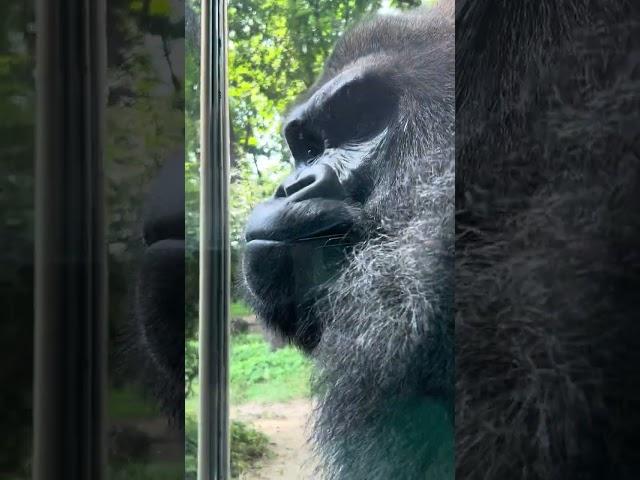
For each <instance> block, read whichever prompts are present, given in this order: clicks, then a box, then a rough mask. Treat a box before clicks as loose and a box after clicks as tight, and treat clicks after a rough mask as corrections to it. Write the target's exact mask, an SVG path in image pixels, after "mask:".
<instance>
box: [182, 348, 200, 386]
mask: <svg viewBox="0 0 640 480" xmlns="http://www.w3.org/2000/svg"><path fill="white" fill-rule="evenodd" d="M197 378H198V341H197V340H187V341H186V342H185V344H184V388H185V397H189V396H191V395H193V383H194V382H195V381H196V379H197Z"/></svg>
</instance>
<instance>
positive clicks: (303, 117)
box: [244, 9, 455, 480]
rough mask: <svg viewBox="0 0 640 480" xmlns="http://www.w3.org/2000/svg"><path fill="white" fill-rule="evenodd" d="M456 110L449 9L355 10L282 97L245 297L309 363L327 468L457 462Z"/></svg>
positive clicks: (345, 474)
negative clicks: (273, 184)
mask: <svg viewBox="0 0 640 480" xmlns="http://www.w3.org/2000/svg"><path fill="white" fill-rule="evenodd" d="M454 109H455V104H454V28H453V20H452V19H451V18H450V17H449V16H446V15H444V14H443V13H442V12H441V11H440V10H434V9H425V10H419V11H415V12H412V13H408V14H402V15H388V16H387V15H386V16H379V17H377V18H373V19H371V20H369V21H368V22H365V23H363V24H360V25H359V26H357V27H356V28H354V29H353V30H351V31H350V32H348V33H347V34H346V35H345V36H344V37H343V38H342V39H341V40H340V41H339V42H338V44H337V45H336V46H335V49H334V52H333V54H332V55H331V56H330V58H329V59H328V60H327V62H326V65H325V69H324V73H323V74H322V75H321V76H320V78H319V79H318V80H317V82H316V83H315V84H314V86H313V87H312V88H311V89H310V91H309V92H307V93H306V94H305V95H304V96H303V98H302V99H301V100H300V101H299V102H297V104H296V105H295V106H294V107H293V108H291V109H290V111H289V113H288V115H287V117H286V121H285V123H284V135H285V137H286V140H287V142H288V144H289V148H290V150H291V153H292V155H293V157H294V159H295V169H294V172H293V173H292V174H291V175H290V176H289V177H288V178H287V179H286V180H285V181H284V182H283V183H282V185H280V186H279V187H278V189H277V190H276V192H275V195H274V197H273V198H271V199H270V200H268V201H266V202H265V203H263V204H261V205H258V206H257V207H256V209H255V210H254V212H253V213H252V215H251V217H250V218H249V221H248V224H247V229H246V240H247V245H246V251H245V257H244V271H245V278H246V284H247V290H248V298H249V301H250V302H251V303H252V305H253V306H254V308H255V309H256V311H257V312H258V314H259V316H260V317H261V318H262V319H263V320H264V321H265V322H266V323H267V324H268V325H269V326H271V327H272V328H273V329H275V330H277V331H278V332H280V333H281V334H282V335H284V336H285V337H287V338H289V339H290V340H291V341H292V342H293V343H295V344H297V345H298V346H300V347H301V348H303V349H304V350H305V351H307V352H309V353H310V354H311V355H312V356H313V357H314V359H315V360H316V362H317V373H316V376H315V380H314V384H315V390H316V398H317V401H318V408H317V415H316V417H315V433H314V436H315V440H316V445H317V446H318V451H319V453H320V455H321V456H322V457H323V460H324V462H323V467H322V468H323V470H324V472H323V473H324V475H325V476H326V478H348V479H356V480H357V479H365V478H366V479H378V478H403V479H409V478H424V475H425V474H426V473H425V472H428V471H431V472H432V474H433V475H444V474H445V473H444V472H445V471H450V468H451V464H452V461H453V451H452V446H451V442H452V428H453V420H452V416H451V408H452V407H451V404H452V403H451V395H452V389H453V349H452V348H453V347H452V344H453V338H452V336H453V325H452V324H453V318H452V300H453V294H452V291H453V284H452V282H453V254H454V250H453V249H454ZM436 457H439V459H438V461H436ZM430 469H431V470H430Z"/></svg>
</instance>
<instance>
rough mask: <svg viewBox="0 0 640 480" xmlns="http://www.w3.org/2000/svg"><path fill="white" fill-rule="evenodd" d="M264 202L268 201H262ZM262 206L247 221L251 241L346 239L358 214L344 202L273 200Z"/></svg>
mask: <svg viewBox="0 0 640 480" xmlns="http://www.w3.org/2000/svg"><path fill="white" fill-rule="evenodd" d="M262 205H264V204H262ZM262 205H258V206H257V207H256V209H255V210H254V213H253V214H252V215H251V217H250V219H249V222H248V224H247V230H246V234H245V239H246V241H247V244H249V243H251V242H252V241H254V240H268V241H272V242H283V243H299V242H305V241H312V240H313V241H316V240H322V239H326V240H327V241H328V242H329V241H331V240H336V239H344V238H345V237H346V236H348V234H349V233H350V232H351V231H352V230H353V226H354V225H355V221H354V215H353V213H352V212H351V211H350V209H349V208H348V207H347V204H345V203H344V202H342V201H335V200H322V199H313V200H311V201H307V200H305V201H301V202H288V201H286V200H283V199H273V200H271V201H269V202H268V204H267V205H265V206H262Z"/></svg>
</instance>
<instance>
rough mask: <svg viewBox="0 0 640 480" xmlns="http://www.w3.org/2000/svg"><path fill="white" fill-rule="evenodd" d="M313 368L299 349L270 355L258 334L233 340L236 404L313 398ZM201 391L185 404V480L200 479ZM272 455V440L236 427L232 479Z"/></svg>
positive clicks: (239, 425) (233, 395) (196, 387)
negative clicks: (311, 381)
mask: <svg viewBox="0 0 640 480" xmlns="http://www.w3.org/2000/svg"><path fill="white" fill-rule="evenodd" d="M310 373H311V364H310V362H309V361H308V360H307V359H306V358H305V357H304V356H303V355H302V354H301V353H300V352H299V351H298V350H296V349H295V348H293V347H285V348H281V349H279V350H276V351H271V347H270V345H269V344H268V343H267V342H266V341H265V340H264V339H263V338H262V336H261V335H257V334H240V335H234V336H233V337H232V338H231V378H230V384H231V403H232V404H236V405H237V404H240V403H246V402H260V403H267V402H286V401H288V400H293V399H295V398H303V397H308V396H309V375H310ZM199 392H200V386H199V384H198V382H197V381H195V382H194V384H193V391H192V394H191V395H190V396H189V397H188V398H187V399H186V401H185V423H186V458H185V467H186V475H185V477H184V478H185V480H195V479H196V456H197V412H198V402H199V400H198V395H199ZM270 455H271V451H270V449H269V439H268V438H267V437H266V436H265V435H264V434H262V433H260V432H258V431H256V430H255V429H253V428H252V427H251V426H250V425H247V424H245V423H242V422H237V421H232V422H231V473H232V478H238V476H239V475H240V474H242V472H244V471H246V470H247V469H249V468H250V467H251V466H252V465H254V464H255V463H256V462H258V461H259V460H261V459H263V458H268V457H269V456H270Z"/></svg>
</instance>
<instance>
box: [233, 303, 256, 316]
mask: <svg viewBox="0 0 640 480" xmlns="http://www.w3.org/2000/svg"><path fill="white" fill-rule="evenodd" d="M229 315H230V316H231V318H235V317H248V316H250V315H253V311H252V310H251V307H250V306H249V305H247V304H246V303H244V302H243V301H242V300H239V301H237V302H233V303H232V304H231V306H230V307H229Z"/></svg>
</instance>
